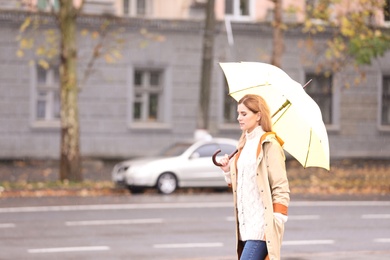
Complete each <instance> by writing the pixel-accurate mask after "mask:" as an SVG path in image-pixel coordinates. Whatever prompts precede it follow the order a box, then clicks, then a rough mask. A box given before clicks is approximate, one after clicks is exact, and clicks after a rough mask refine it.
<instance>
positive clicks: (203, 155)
mask: <svg viewBox="0 0 390 260" xmlns="http://www.w3.org/2000/svg"><path fill="white" fill-rule="evenodd" d="M219 149H221V150H222V152H221V154H225V153H227V154H230V153H231V152H232V151H234V150H235V146H233V145H229V144H222V145H221V144H217V143H208V144H204V145H202V146H200V147H198V148H197V149H196V150H195V151H194V152H193V153H192V154H191V155H190V156H189V158H188V163H187V164H186V165H183V168H182V174H183V176H182V178H181V181H182V183H181V186H197V187H213V186H224V185H226V183H225V180H224V177H223V174H222V171H221V169H220V168H219V167H217V166H215V165H214V164H213V162H212V160H211V157H212V155H213V154H214V153H215V151H217V150H219Z"/></svg>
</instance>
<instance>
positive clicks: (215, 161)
mask: <svg viewBox="0 0 390 260" xmlns="http://www.w3.org/2000/svg"><path fill="white" fill-rule="evenodd" d="M220 152H221V150H220V149H219V150H217V151H216V152H215V153H214V154H213V156H212V157H211V158H212V160H213V163H214V164H215V166H219V167H221V166H222V164H220V163H219V162H217V159H216V157H217V155H218V154H219V153H220ZM237 152H238V150H237V149H236V150H235V151H234V152H232V153H231V154H230V155H229V160H230V159H232V158H233V156H234V155H235V154H236V153H237Z"/></svg>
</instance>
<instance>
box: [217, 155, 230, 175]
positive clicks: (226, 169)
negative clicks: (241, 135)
mask: <svg viewBox="0 0 390 260" xmlns="http://www.w3.org/2000/svg"><path fill="white" fill-rule="evenodd" d="M219 163H220V164H221V165H222V166H221V167H220V168H221V169H222V171H224V172H229V171H230V159H229V155H227V154H225V156H224V157H223V158H221V160H220V161H219Z"/></svg>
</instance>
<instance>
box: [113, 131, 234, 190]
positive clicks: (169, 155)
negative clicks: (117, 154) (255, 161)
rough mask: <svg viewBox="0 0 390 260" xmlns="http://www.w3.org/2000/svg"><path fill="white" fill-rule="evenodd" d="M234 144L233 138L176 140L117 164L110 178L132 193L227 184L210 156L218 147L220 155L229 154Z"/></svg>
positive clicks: (225, 185)
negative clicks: (151, 153) (157, 150)
mask: <svg viewBox="0 0 390 260" xmlns="http://www.w3.org/2000/svg"><path fill="white" fill-rule="evenodd" d="M236 146H237V141H236V140H233V139H227V138H212V139H211V140H208V141H196V142H194V141H183V142H178V143H175V144H173V145H171V146H170V147H168V148H167V149H165V150H163V151H162V152H161V153H160V154H159V155H158V156H156V157H147V158H139V159H133V160H128V161H123V162H120V163H118V164H116V165H115V166H114V168H113V170H112V180H113V181H114V182H115V184H116V185H117V186H126V187H127V188H129V189H130V191H131V192H133V193H136V192H141V191H143V190H144V189H145V188H150V187H153V188H157V190H158V191H159V192H160V193H162V194H170V193H172V192H174V191H175V190H176V189H177V188H178V187H181V188H184V187H227V184H226V182H225V180H224V176H223V173H222V171H221V169H220V168H219V167H217V166H215V165H214V164H213V162H212V160H211V157H212V155H213V154H214V152H215V151H217V150H219V149H220V150H221V153H220V154H219V155H220V156H222V155H224V154H231V153H232V152H233V151H235V150H236Z"/></svg>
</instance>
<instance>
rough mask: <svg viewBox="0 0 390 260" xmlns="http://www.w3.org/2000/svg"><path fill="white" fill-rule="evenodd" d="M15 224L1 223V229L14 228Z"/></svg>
mask: <svg viewBox="0 0 390 260" xmlns="http://www.w3.org/2000/svg"><path fill="white" fill-rule="evenodd" d="M14 227H15V224H14V223H0V228H14Z"/></svg>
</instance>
